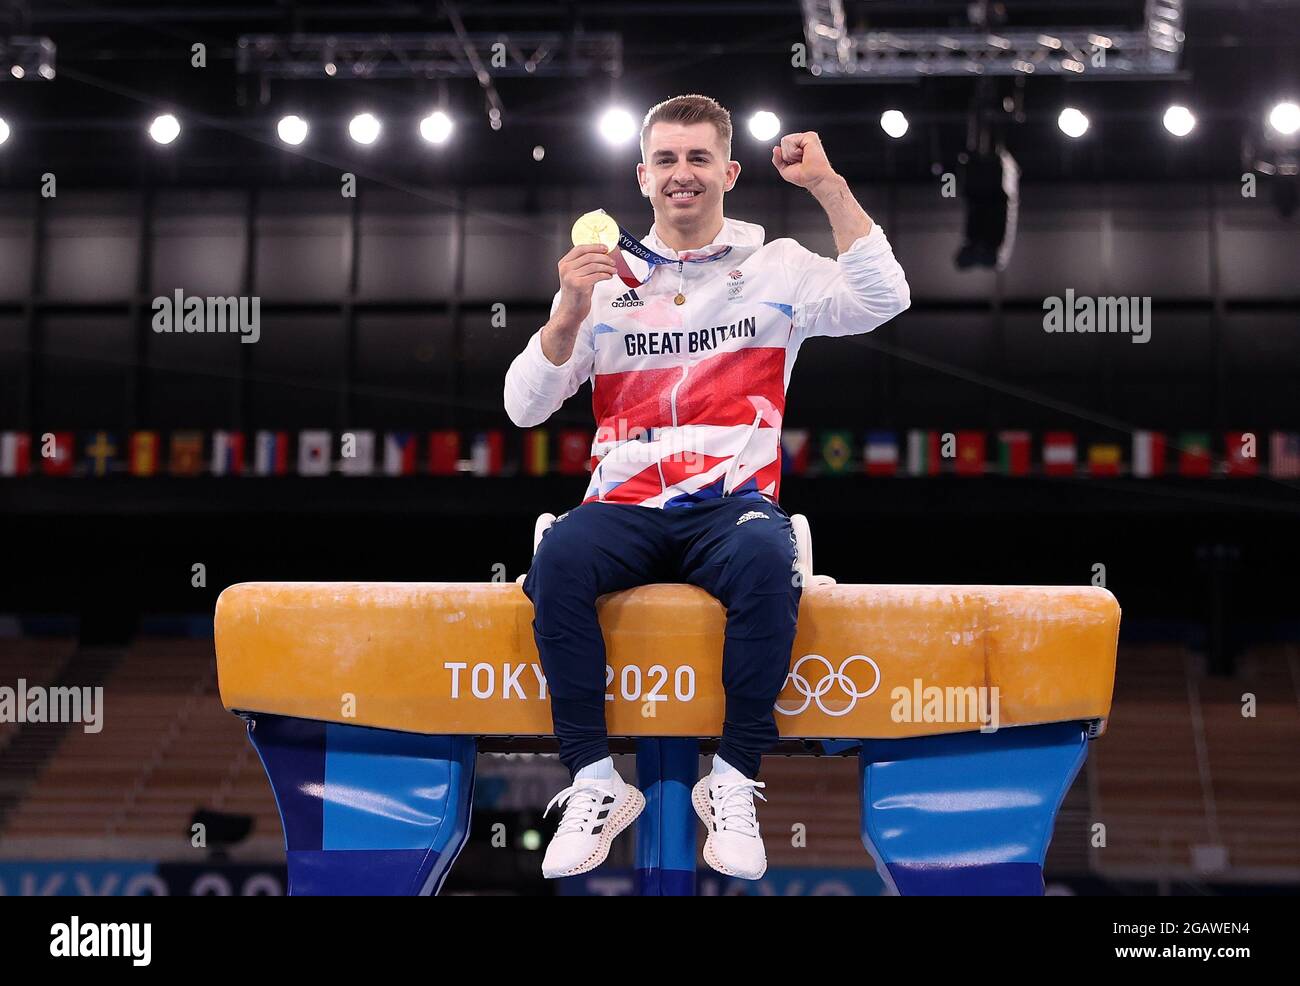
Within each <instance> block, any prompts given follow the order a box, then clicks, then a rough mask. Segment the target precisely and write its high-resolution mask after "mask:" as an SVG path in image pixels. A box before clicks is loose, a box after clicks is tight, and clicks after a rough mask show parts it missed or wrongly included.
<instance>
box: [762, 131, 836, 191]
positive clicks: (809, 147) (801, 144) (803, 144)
mask: <svg viewBox="0 0 1300 986" xmlns="http://www.w3.org/2000/svg"><path fill="white" fill-rule="evenodd" d="M772 164H773V165H775V166H776V170H777V171H779V172H780V173H781V177H782V178H784V179H785V180H786V181H788V182H789V183H790V184H791V185H798V186H799V187H800V188H807V189H809V190H811V189H812V188H814V187H815V186H816V185H817V184H818V182H820V181H821V180H822V179H823V178H829V177H830V176H832V175H834V174H835V169H833V168H832V167H831V163H830V161H828V160H827V158H826V150H825V149H824V148H823V147H822V139H821V138H820V137H818V136H817V134H816V133H814V132H813V131H811V130H809V131H808V132H807V133H801V134H786V135H785V136H784V137H782V138H781V143H780V144H778V145H777V146H776V147H773V148H772Z"/></svg>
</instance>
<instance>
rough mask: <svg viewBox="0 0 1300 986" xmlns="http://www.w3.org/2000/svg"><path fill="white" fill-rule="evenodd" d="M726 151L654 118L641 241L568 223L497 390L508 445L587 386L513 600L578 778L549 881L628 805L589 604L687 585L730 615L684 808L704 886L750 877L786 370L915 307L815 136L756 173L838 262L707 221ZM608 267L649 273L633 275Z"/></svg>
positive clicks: (689, 126)
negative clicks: (821, 223)
mask: <svg viewBox="0 0 1300 986" xmlns="http://www.w3.org/2000/svg"><path fill="white" fill-rule="evenodd" d="M731 134H732V129H731V115H730V114H729V113H728V112H727V110H725V109H724V108H723V107H722V106H720V105H719V104H718V103H717V102H716V101H715V100H713V99H710V98H708V97H705V96H699V95H689V96H677V97H675V98H673V99H669V100H667V101H665V102H662V103H660V104H659V105H657V106H655V107H654V108H653V109H651V110H650V112H649V113H648V114H647V115H646V118H645V121H644V123H643V125H642V128H641V153H642V161H641V163H639V164H638V165H637V169H636V170H637V181H638V184H639V185H640V188H641V194H642V195H644V196H646V197H647V198H649V199H650V201H651V203H652V205H653V207H654V224H653V225H652V226H651V227H650V232H649V234H648V235H647V236H646V239H645V241H644V243H642V242H639V241H637V240H636V239H635V238H633V237H631V236H630V235H629V234H628V233H627V232H626V231H625V230H623V229H621V228H620V227H619V226H618V224H617V223H616V222H614V220H613V219H612V217H610V216H608V215H606V214H604V213H603V212H594V213H589V214H587V215H586V216H583V217H582V219H580V220H579V222H578V224H577V225H576V226H575V227H574V242H575V244H577V245H575V246H574V248H573V249H572V250H570V251H569V252H568V253H567V254H565V256H564V257H563V259H561V260H560V262H559V278H560V290H559V291H558V292H556V295H555V299H554V302H553V303H552V305H551V317H550V320H549V321H548V322H547V323H546V324H545V325H544V326H543V327H542V328H541V329H539V330H538V331H537V332H535V333H534V334H533V336H532V338H531V339H529V341H528V345H527V346H526V347H525V349H524V351H523V352H522V353H520V354H519V356H517V357H516V358H515V360H514V362H513V363H512V364H511V366H510V370H509V372H508V374H507V375H506V381H505V406H506V411H507V413H508V414H509V415H510V420H511V421H513V422H514V423H515V424H516V425H518V426H519V427H521V428H528V427H533V426H536V425H539V424H541V423H542V422H544V421H545V420H546V419H547V418H549V417H550V416H551V415H552V414H553V413H554V412H555V411H556V410H557V409H558V408H559V407H560V405H561V404H563V403H564V401H566V400H567V399H568V398H570V397H572V396H573V394H575V393H576V392H577V390H578V388H579V387H580V386H581V385H582V383H583V381H585V380H587V379H588V378H590V379H591V381H592V408H593V411H594V413H595V417H596V424H597V431H596V436H595V441H594V442H593V444H592V450H591V462H592V475H591V483H590V485H589V486H588V488H587V492H586V494H585V496H584V497H583V500H582V502H581V504H579V505H578V506H577V507H574V508H573V509H572V510H569V511H567V512H566V513H563V514H561V515H560V516H559V517H558V518H556V521H555V523H554V524H553V525H552V526H551V528H549V529H548V530H547V532H546V533H545V534H544V536H543V537H542V540H541V543H540V545H539V546H538V548H537V552H536V554H535V556H534V558H533V563H532V567H531V568H530V570H529V572H528V575H527V577H526V579H525V581H524V586H523V588H524V593H525V594H526V595H527V596H528V598H529V599H531V600H532V603H533V607H534V619H533V631H534V635H535V637H536V641H537V650H538V654H539V655H540V658H541V663H542V667H543V670H544V671H545V674H546V679H547V686H548V689H549V692H550V697H551V716H552V720H553V723H554V729H555V735H556V737H557V738H558V740H559V744H560V758H561V760H562V761H563V762H564V764H565V766H566V767H568V768H569V771H570V773H571V774H572V776H573V784H572V785H571V786H569V787H567V788H565V789H564V790H563V791H561V792H560V793H559V794H557V795H556V797H555V799H554V800H553V801H552V802H551V804H550V805H548V806H547V810H548V811H549V810H550V808H551V807H552V806H554V805H555V804H556V803H557V802H558V803H559V804H561V805H562V806H563V817H562V818H561V821H560V825H559V828H558V829H557V831H556V834H555V837H554V838H553V839H552V840H551V843H550V845H549V846H548V847H547V850H546V856H545V859H544V860H543V862H542V872H543V873H544V874H545V876H547V877H561V876H571V875H574V874H578V873H585V872H587V871H588V870H591V869H593V868H595V867H596V866H599V865H600V864H601V863H602V862H603V861H604V860H605V858H606V856H607V855H608V853H609V847H610V843H611V842H612V841H613V839H614V837H615V836H616V835H618V833H619V832H621V831H622V830H623V829H625V828H627V826H628V825H630V824H631V823H632V822H633V821H634V820H635V819H636V817H637V816H638V815H639V814H640V813H641V810H642V809H643V808H644V806H645V798H644V796H643V795H642V794H641V792H640V791H639V790H638V789H637V788H636V786H635V785H632V784H628V783H626V782H624V781H623V779H622V778H621V777H619V775H618V773H617V772H616V771H615V770H614V762H613V760H612V759H611V758H610V755H609V743H608V736H607V733H606V727H605V643H604V640H603V638H602V636H601V629H600V624H599V622H598V620H597V616H596V599H597V597H599V596H601V595H604V594H605V593H609V592H615V591H618V590H622V589H629V588H632V587H634V586H638V585H646V584H650V583H657V582H685V583H689V584H691V585H696V586H699V587H700V588H702V589H704V590H705V591H707V592H709V593H710V594H711V595H713V596H714V597H716V598H717V599H718V600H719V601H720V602H721V603H722V604H723V605H724V606H725V607H726V610H727V624H726V638H725V643H724V646H723V664H722V683H723V688H724V690H725V693H726V713H725V718H724V722H723V727H722V742H721V745H720V747H719V749H718V753H717V755H716V756H715V757H714V758H713V769H712V771H711V772H710V773H709V774H708V775H707V776H705V777H704V778H702V779H701V780H700V781H699V783H698V784H697V785H696V786H695V788H694V790H693V792H692V801H693V803H694V805H695V810H696V812H697V814H698V815H699V816H700V819H701V821H703V822H704V825H705V827H706V828H707V830H708V837H707V841H706V842H705V846H704V859H705V861H706V862H707V863H708V864H709V865H710V866H712V867H713V868H714V869H715V870H717V871H718V872H720V873H724V874H727V875H729V876H736V877H742V878H744V879H749V880H757V879H758V878H759V877H761V876H762V875H763V873H764V871H765V870H766V869H767V856H766V853H765V851H764V849H763V841H762V838H761V836H760V835H759V827H758V820H757V817H756V814H755V810H754V795H755V793H756V789H758V788H761V787H763V784H761V783H759V782H758V781H757V780H756V778H757V776H758V771H759V762H760V760H761V757H762V755H763V753H765V752H767V751H768V750H770V749H771V748H772V746H773V745H774V744H775V743H776V741H777V738H778V735H777V727H776V722H775V716H774V713H773V707H774V705H775V703H776V699H777V696H778V694H779V693H780V691H781V689H782V686H783V685H784V683H785V678H786V673H787V671H788V670H789V666H790V652H791V648H792V647H793V646H794V638H795V624H796V621H797V618H798V614H799V598H800V595H801V591H802V587H801V585H800V579H799V575H798V572H797V569H796V547H795V539H794V533H793V531H792V529H791V524H790V518H789V516H788V515H787V514H786V512H785V511H784V510H782V509H781V507H780V506H779V505H778V503H777V494H778V489H779V487H780V482H781V418H782V415H783V413H784V410H785V392H786V387H787V386H788V384H789V380H790V371H791V369H792V368H793V366H794V361H795V357H796V355H797V354H798V352H799V346H800V345H801V344H802V343H803V341H804V340H805V339H807V338H809V337H812V336H846V335H855V334H857V333H861V332H870V331H871V330H872V329H874V328H876V327H877V326H879V325H882V324H883V323H884V322H886V321H888V320H889V319H891V318H893V317H894V316H895V315H897V314H898V313H899V312H901V311H903V310H905V309H906V308H907V307H908V304H909V302H910V295H909V291H908V286H907V280H906V278H905V277H904V274H903V270H902V268H901V267H900V266H899V264H898V261H896V260H895V259H894V254H893V251H892V250H891V249H890V246H889V241H888V240H886V239H885V234H884V231H883V230H881V228H880V227H879V226H878V225H876V224H875V223H873V222H872V221H871V219H870V217H869V216H868V215H867V214H866V212H864V211H863V209H862V207H861V206H860V205H859V204H858V202H857V200H856V199H855V198H854V196H853V194H852V192H850V191H849V188H848V185H847V183H846V182H845V180H844V179H843V178H842V177H841V176H840V175H838V174H836V172H835V171H834V170H833V169H832V168H831V165H830V163H829V162H828V160H827V158H826V153H825V151H824V150H823V148H822V145H821V141H820V139H819V138H818V136H817V134H815V133H811V132H809V133H794V134H788V135H786V136H785V137H782V138H781V142H780V144H779V145H778V146H775V147H773V148H772V164H773V165H774V166H775V167H776V169H777V171H778V172H779V173H780V175H781V177H782V178H784V179H785V180H786V181H788V182H790V183H791V184H793V185H797V186H799V187H800V188H804V189H807V190H808V191H809V192H811V193H812V195H813V197H814V198H816V199H817V201H818V203H820V205H821V206H822V208H823V209H824V210H825V211H826V215H827V217H828V219H829V220H830V224H831V229H832V230H833V232H834V235H835V246H836V248H837V250H838V251H839V259H838V261H836V260H830V259H828V258H826V257H821V256H818V255H817V254H815V253H812V252H811V251H809V250H807V249H805V248H804V247H802V246H800V245H799V244H798V243H797V242H795V241H794V240H792V239H779V240H774V241H772V242H771V243H766V244H765V243H764V242H763V240H764V232H763V229H762V227H760V226H757V225H754V224H753V223H747V222H740V221H738V220H734V219H727V218H724V216H723V209H722V199H723V195H724V194H725V193H726V192H729V191H731V189H732V188H733V187H735V184H736V179H737V178H738V176H739V175H740V164H739V163H738V162H736V161H732V160H730V158H731ZM616 248H621V249H623V250H626V251H627V252H629V253H632V254H633V255H634V256H636V257H637V258H639V259H640V260H641V261H642V262H644V263H646V264H648V265H649V267H648V269H649V274H648V276H647V277H646V278H645V279H644V280H641V279H640V278H638V277H637V276H636V275H634V274H633V272H632V270H631V269H630V267H629V266H628V264H627V262H626V260H624V258H623V257H622V255H621V254H620V253H619V251H618V249H616ZM661 267H662V268H668V269H666V270H664V273H663V274H659V273H658V271H659V269H660V268H661ZM615 274H618V276H619V279H620V280H621V281H622V283H621V284H620V283H619V281H615V280H613V278H614V275H615ZM606 282H608V283H606ZM759 797H760V798H762V795H761V794H760V795H759Z"/></svg>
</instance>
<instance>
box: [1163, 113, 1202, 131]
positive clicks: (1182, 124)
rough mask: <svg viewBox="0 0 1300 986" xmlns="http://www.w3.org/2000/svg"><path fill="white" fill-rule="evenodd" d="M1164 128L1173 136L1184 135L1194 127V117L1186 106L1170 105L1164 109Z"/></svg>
mask: <svg viewBox="0 0 1300 986" xmlns="http://www.w3.org/2000/svg"><path fill="white" fill-rule="evenodd" d="M1164 125H1165V129H1166V130H1168V131H1169V132H1170V133H1171V134H1173V135H1174V136H1175V137H1186V136H1187V135H1188V134H1189V133H1191V132H1192V130H1193V129H1195V127H1196V117H1195V115H1194V114H1193V113H1192V111H1191V110H1189V109H1188V108H1187V107H1186V106H1177V105H1175V106H1171V107H1169V109H1167V110H1165V116H1164Z"/></svg>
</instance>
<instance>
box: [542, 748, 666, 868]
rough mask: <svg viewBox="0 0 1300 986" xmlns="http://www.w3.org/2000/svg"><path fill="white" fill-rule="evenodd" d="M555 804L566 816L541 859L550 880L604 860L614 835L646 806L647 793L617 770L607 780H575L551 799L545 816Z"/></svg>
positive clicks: (593, 866) (633, 819)
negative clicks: (626, 781) (625, 779)
mask: <svg viewBox="0 0 1300 986" xmlns="http://www.w3.org/2000/svg"><path fill="white" fill-rule="evenodd" d="M556 804H560V805H563V806H564V816H563V817H562V818H561V819H560V827H559V828H558V829H556V830H555V835H554V836H553V837H552V838H551V844H550V845H549V846H547V847H546V856H545V858H543V860H542V876H544V877H546V878H547V879H548V880H553V879H555V878H556V877H560V876H576V875H577V874H579V873H586V872H587V871H588V870H594V869H595V868H596V867H597V866H599V865H600V864H601V863H603V862H605V857H606V856H608V855H609V847H610V844H611V843H612V842H613V841H614V836H616V835H618V834H619V833H620V832H622V831H623V830H624V829H625V828H627V827H628V826H629V825H631V824H632V823H633V822H634V821H636V817H637V815H639V814H641V810H642V809H643V808H645V795H644V794H642V793H641V792H640V791H639V790H637V788H636V786H635V785H633V784H628V783H625V782H624V780H623V778H621V777H619V776H618V772H617V771H615V773H614V776H613V777H611V778H609V779H608V780H583V781H575V782H574V783H573V784H572V785H571V786H569V787H566V788H565V789H564V790H563V791H561V792H560V793H559V794H557V795H556V796H555V797H554V798H552V799H551V803H550V804H548V805H547V806H546V811H545V812H543V813H542V817H543V818H545V817H546V815H547V813H548V812H550V810H551V809H552V808H554V807H555V805H556Z"/></svg>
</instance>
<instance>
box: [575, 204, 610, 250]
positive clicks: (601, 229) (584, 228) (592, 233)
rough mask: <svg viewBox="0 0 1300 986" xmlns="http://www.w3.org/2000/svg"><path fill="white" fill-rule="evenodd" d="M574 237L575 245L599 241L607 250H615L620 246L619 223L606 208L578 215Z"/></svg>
mask: <svg viewBox="0 0 1300 986" xmlns="http://www.w3.org/2000/svg"><path fill="white" fill-rule="evenodd" d="M572 237H573V245H574V246H586V245H587V244H593V245H594V244H597V243H599V244H600V245H601V246H603V247H604V248H605V249H606V250H613V249H614V247H616V246H618V223H616V222H615V221H614V217H613V216H611V215H609V214H607V213H606V212H605V210H604V209H597V210H596V211H595V212H588V213H586V214H585V215H582V216H579V217H578V221H577V222H575V223H574V224H573V233H572Z"/></svg>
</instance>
